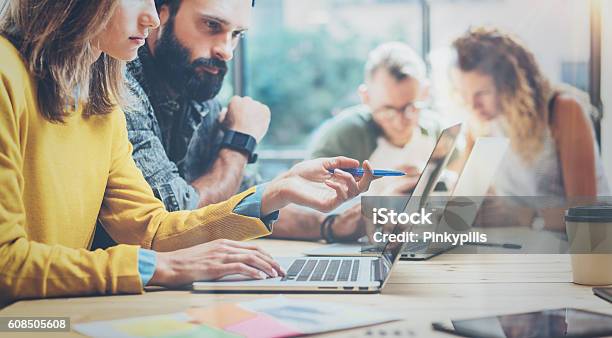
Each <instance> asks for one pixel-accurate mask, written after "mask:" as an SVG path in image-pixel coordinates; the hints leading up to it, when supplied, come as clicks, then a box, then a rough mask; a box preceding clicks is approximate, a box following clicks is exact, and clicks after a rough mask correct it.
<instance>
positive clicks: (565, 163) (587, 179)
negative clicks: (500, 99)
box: [539, 96, 597, 231]
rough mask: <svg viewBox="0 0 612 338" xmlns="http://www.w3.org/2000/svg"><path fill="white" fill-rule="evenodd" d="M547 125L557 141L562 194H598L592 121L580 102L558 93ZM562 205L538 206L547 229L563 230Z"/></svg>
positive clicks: (574, 196) (569, 195)
mask: <svg viewBox="0 0 612 338" xmlns="http://www.w3.org/2000/svg"><path fill="white" fill-rule="evenodd" d="M550 119H551V120H550V127H551V131H552V135H553V138H554V139H555V142H556V144H557V152H558V154H559V160H560V164H561V174H562V179H563V187H564V188H565V197H567V198H569V199H570V200H569V202H570V203H571V199H572V198H574V199H575V198H577V197H580V198H581V202H586V200H585V199H584V198H585V197H595V196H597V176H596V171H595V156H597V154H595V145H594V142H595V137H594V135H593V129H592V127H591V122H590V121H589V119H588V118H587V116H586V114H585V113H584V111H583V110H582V107H581V106H580V104H579V103H578V102H577V101H576V100H575V99H574V98H571V97H567V96H558V97H557V99H556V102H555V109H554V111H553V112H552V114H551V117H550ZM563 211H564V210H563V209H559V208H551V209H543V210H539V213H540V215H542V217H543V218H544V224H545V228H546V229H550V230H556V231H565V220H564V217H563Z"/></svg>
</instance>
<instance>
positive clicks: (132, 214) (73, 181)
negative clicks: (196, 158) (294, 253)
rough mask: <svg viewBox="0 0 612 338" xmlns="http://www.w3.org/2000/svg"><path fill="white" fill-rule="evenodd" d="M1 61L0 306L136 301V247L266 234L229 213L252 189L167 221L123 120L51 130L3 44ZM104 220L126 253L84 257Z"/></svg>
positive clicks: (94, 120) (76, 116)
mask: <svg viewBox="0 0 612 338" xmlns="http://www.w3.org/2000/svg"><path fill="white" fill-rule="evenodd" d="M0 60H2V62H0V304H2V303H6V302H10V301H14V300H16V299H23V298H39V297H54V296H70V295H88V294H117V293H139V292H142V285H141V284H142V283H141V279H140V275H139V274H138V262H137V261H138V248H139V247H143V248H149V249H153V250H158V251H169V250H173V249H177V248H183V247H188V246H192V245H195V244H199V243H202V242H207V241H210V240H213V239H217V238H228V239H234V240H246V239H252V238H256V237H259V236H263V235H267V234H269V231H268V229H267V227H266V226H265V225H264V224H263V223H262V222H261V221H260V220H259V219H256V218H250V217H245V216H241V215H238V214H235V213H233V212H232V211H233V209H234V207H235V206H236V205H237V204H238V203H239V202H240V201H241V200H242V199H244V198H245V197H246V196H248V195H250V194H252V193H253V192H254V189H250V190H248V191H245V192H244V193H242V194H239V195H237V196H234V197H233V198H231V199H230V200H228V201H226V202H224V203H219V204H216V205H211V206H208V207H206V208H203V209H199V210H195V211H192V212H189V211H181V212H175V213H169V212H167V211H166V210H165V209H164V206H163V204H162V203H161V202H160V201H158V200H157V199H156V198H155V197H154V195H153V192H152V190H151V189H150V187H149V185H148V184H147V182H146V181H145V180H144V178H143V176H142V174H141V172H140V171H139V170H138V168H137V167H136V165H135V164H134V161H133V160H132V156H131V155H132V146H131V144H130V143H129V141H128V138H127V130H126V126H125V116H124V115H123V112H122V111H121V110H119V109H117V110H116V111H115V112H113V113H111V114H107V115H101V116H100V115H97V116H92V117H85V116H83V115H82V113H81V112H73V113H72V114H71V115H70V117H68V118H67V119H66V123H65V124H57V123H51V122H49V121H47V120H46V119H44V118H43V117H42V116H41V114H40V113H39V111H38V108H37V104H36V89H35V84H34V82H33V80H32V77H31V76H30V74H29V73H28V70H27V68H26V66H25V64H24V61H23V59H22V58H21V56H20V54H19V52H18V51H17V50H16V49H15V48H14V47H13V45H12V44H11V43H10V42H9V41H8V40H6V39H5V38H3V37H0ZM213 188H214V187H213ZM98 218H99V219H100V221H101V222H102V223H103V225H104V227H105V228H106V230H107V231H108V232H109V234H110V235H111V236H112V237H113V238H114V239H115V240H116V241H117V242H118V243H122V245H119V246H116V247H113V248H110V249H108V250H96V251H94V252H92V251H89V250H87V248H88V247H89V246H90V244H91V240H92V237H93V233H94V228H95V224H96V219H98Z"/></svg>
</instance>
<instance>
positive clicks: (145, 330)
mask: <svg viewBox="0 0 612 338" xmlns="http://www.w3.org/2000/svg"><path fill="white" fill-rule="evenodd" d="M113 327H114V328H115V329H116V330H119V331H122V332H125V333H127V334H129V335H132V336H137V337H163V336H168V335H170V334H173V335H174V334H177V333H187V332H186V331H190V330H193V329H196V328H197V325H195V324H191V323H187V322H184V321H179V320H177V319H175V318H171V317H168V318H156V319H154V320H153V319H140V320H134V321H132V322H129V323H123V324H116V325H113Z"/></svg>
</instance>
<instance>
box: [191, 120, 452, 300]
mask: <svg viewBox="0 0 612 338" xmlns="http://www.w3.org/2000/svg"><path fill="white" fill-rule="evenodd" d="M460 130H461V125H455V126H453V127H450V128H448V129H446V130H445V131H444V132H443V136H441V140H442V141H440V140H439V141H438V144H440V143H441V142H445V143H446V145H447V146H449V145H450V147H449V148H451V149H448V150H445V151H444V153H440V152H439V153H437V154H441V155H443V156H433V155H432V158H435V159H432V158H430V160H429V162H428V164H427V167H426V170H425V172H427V175H425V174H422V175H421V177H420V178H419V183H420V182H421V181H424V182H425V183H424V184H427V187H426V188H425V189H423V188H422V187H420V186H419V183H417V188H421V189H423V193H425V192H427V193H428V192H429V191H431V190H432V189H433V185H434V184H433V183H431V182H429V178H430V177H435V179H436V180H437V177H438V176H439V175H440V172H441V171H442V170H441V169H440V168H443V167H444V166H445V165H446V163H447V162H448V157H449V156H448V154H447V152H448V153H449V154H450V152H452V148H454V142H455V141H456V138H457V135H458V134H459V132H460ZM447 138H448V139H447ZM447 141H449V142H450V143H448V142H447ZM436 149H437V146H436ZM433 153H434V154H436V151H435V150H434V152H433ZM425 176H427V177H426V178H425V179H424V177H425ZM414 196H416V195H414ZM419 200H420V199H418V198H412V197H410V198H408V199H407V201H406V202H404V207H403V208H397V210H402V211H406V212H409V211H410V210H413V209H415V208H418V205H416V206H415V205H414V204H415V201H416V203H417V204H418V203H419V202H418V201H419ZM411 202H412V203H411ZM404 230H405V229H404V227H402V226H396V227H395V229H394V230H393V232H394V233H397V234H399V233H401V232H403V231H404ZM405 245H406V243H397V242H395V243H394V242H388V243H386V244H385V245H384V246H383V248H382V250H379V251H378V252H377V254H376V255H372V256H362V257H349V256H345V257H342V256H319V257H275V260H276V261H277V262H278V263H279V264H280V265H281V266H282V268H283V269H284V270H285V271H286V272H287V274H286V276H285V277H276V278H268V279H263V280H252V279H248V278H246V277H245V276H242V275H230V276H226V277H224V278H222V279H220V280H217V281H212V282H203V281H202V282H194V283H193V285H192V287H193V290H194V291H201V292H316V293H323V292H330V293H376V292H380V291H381V290H382V288H383V287H384V286H385V284H386V282H387V280H388V279H389V275H390V274H391V271H392V268H393V266H394V264H396V263H397V261H398V260H399V258H400V256H401V255H400V253H401V252H402V250H403V247H404V246H405Z"/></svg>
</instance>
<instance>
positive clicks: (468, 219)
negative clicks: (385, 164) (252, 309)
mask: <svg viewBox="0 0 612 338" xmlns="http://www.w3.org/2000/svg"><path fill="white" fill-rule="evenodd" d="M508 146H509V141H508V139H506V138H498V137H481V138H478V139H477V140H476V142H475V144H474V148H473V149H472V152H471V153H470V156H469V157H468V160H467V161H466V163H465V165H464V166H463V169H462V171H461V174H460V176H459V179H458V180H457V183H456V184H455V187H454V189H453V191H452V194H451V195H450V196H451V198H450V200H451V201H452V200H453V198H455V197H466V198H469V199H470V203H471V207H470V208H466V207H459V208H458V210H459V211H458V212H457V213H456V214H460V215H461V219H462V222H463V223H464V224H467V225H470V226H471V225H472V224H473V222H474V220H475V218H476V214H477V212H478V209H479V208H480V204H481V203H482V200H483V199H484V196H486V193H487V190H488V189H489V187H490V185H491V182H492V181H493V178H494V177H495V174H496V173H497V169H498V167H499V165H500V164H501V161H502V159H503V158H504V156H505V153H506V150H507V149H508ZM428 165H429V163H428ZM424 174H425V173H424ZM422 179H423V178H422V177H421V179H419V184H420V182H421V180H422ZM436 179H437V178H436ZM419 184H417V187H418V186H419ZM415 191H416V189H415ZM426 192H427V194H424V197H422V198H421V204H425V203H427V199H428V196H429V195H428V194H429V192H431V190H427V191H426ZM445 207H446V208H452V207H453V206H448V205H447V206H441V209H444V208H445ZM435 227H436V228H435V229H426V228H423V227H421V228H420V229H421V230H423V231H436V232H443V231H452V226H450V225H448V224H446V223H444V222H439V223H437V224H436V225H435ZM454 247H455V246H453V245H451V244H447V243H437V244H436V243H429V242H419V243H408V245H406V246H405V248H404V251H403V252H402V255H401V258H402V259H403V260H426V259H430V258H432V257H435V256H437V255H440V254H442V253H444V252H446V251H448V250H451V249H453V248H454ZM380 250H381V249H380V247H379V246H372V245H362V244H331V245H326V246H325V247H322V248H317V249H314V250H310V251H307V252H305V254H306V255H309V256H320V255H326V256H335V255H340V256H357V257H359V256H372V255H374V256H375V255H378V254H380Z"/></svg>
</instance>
